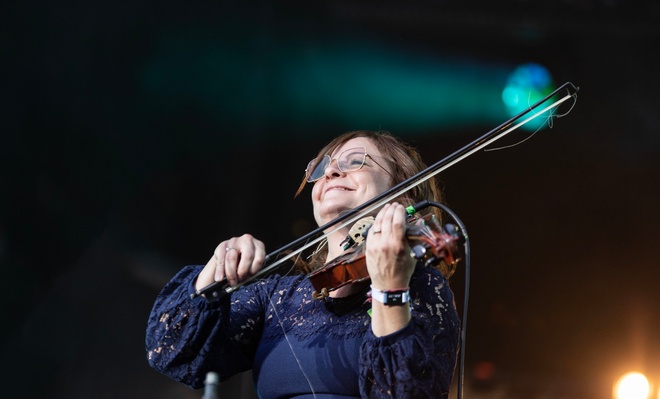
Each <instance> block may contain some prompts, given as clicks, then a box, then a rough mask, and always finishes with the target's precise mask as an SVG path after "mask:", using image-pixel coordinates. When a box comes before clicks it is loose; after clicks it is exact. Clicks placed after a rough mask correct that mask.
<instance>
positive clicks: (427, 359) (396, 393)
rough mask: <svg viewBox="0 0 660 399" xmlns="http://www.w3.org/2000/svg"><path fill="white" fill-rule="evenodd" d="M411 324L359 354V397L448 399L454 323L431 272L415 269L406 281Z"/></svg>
mask: <svg viewBox="0 0 660 399" xmlns="http://www.w3.org/2000/svg"><path fill="white" fill-rule="evenodd" d="M410 287H411V295H412V320H411V323H409V324H408V325H407V326H406V327H404V328H403V329H401V330H399V331H397V332H395V333H393V334H390V335H387V336H384V337H376V336H374V335H373V333H372V332H371V330H369V331H368V332H367V334H366V336H365V339H364V341H363V343H362V347H361V350H360V392H361V395H362V397H363V398H443V399H444V398H447V396H448V394H449V386H450V384H451V380H452V377H453V373H454V368H455V365H456V355H457V350H458V342H459V330H460V325H459V319H458V314H457V313H456V307H455V305H454V299H453V294H452V292H451V290H450V288H449V284H448V283H447V281H446V280H445V279H444V278H443V277H442V275H441V274H440V273H439V272H437V271H436V270H434V269H420V267H418V269H417V270H416V271H415V274H414V275H413V278H412V280H411V282H410Z"/></svg>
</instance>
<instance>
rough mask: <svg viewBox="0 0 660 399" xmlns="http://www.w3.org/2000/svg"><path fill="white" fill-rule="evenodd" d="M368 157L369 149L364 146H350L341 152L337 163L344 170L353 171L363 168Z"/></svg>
mask: <svg viewBox="0 0 660 399" xmlns="http://www.w3.org/2000/svg"><path fill="white" fill-rule="evenodd" d="M366 157H367V151H366V149H365V148H364V147H359V148H350V149H348V150H346V151H344V152H342V153H341V154H339V158H338V159H337V165H338V166H339V169H340V170H342V171H344V172H352V171H355V170H358V169H360V168H362V165H364V160H365V159H366Z"/></svg>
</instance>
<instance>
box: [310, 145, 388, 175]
mask: <svg viewBox="0 0 660 399" xmlns="http://www.w3.org/2000/svg"><path fill="white" fill-rule="evenodd" d="M357 149H362V150H363V151H364V156H363V157H362V162H361V163H360V166H359V167H357V168H354V169H348V170H344V169H342V167H341V165H339V158H341V156H342V155H344V154H345V153H346V152H348V151H353V150H357ZM367 157H368V158H369V159H371V160H372V161H374V163H375V164H376V165H378V166H380V168H381V169H383V170H384V171H385V173H387V174H388V175H390V176H392V174H391V173H390V172H389V171H388V170H387V169H385V168H384V167H383V165H381V164H379V163H378V161H376V160H375V159H374V157H372V156H371V155H369V153H367V148H366V147H352V148H347V149H345V150H344V151H342V152H340V153H339V155H337V156H336V157H334V158H331V157H330V155H328V154H326V155H324V156H323V157H321V158H320V159H319V162H317V163H314V161H315V159H312V160H311V161H309V163H308V164H307V168H305V176H306V179H307V183H314V182H315V181H318V180H321V179H322V178H323V177H324V176H325V171H326V170H327V169H328V167H330V165H332V161H337V169H339V171H341V172H342V173H348V172H355V171H357V170H360V169H362V167H363V166H364V163H365V162H366V160H367ZM325 159H329V161H327V164H326V165H325V167H324V168H323V173H321V175H320V176H319V177H317V178H316V179H312V178H311V175H312V172H313V171H315V170H316V168H317V167H318V166H319V165H321V164H322V163H323V161H324V160H325ZM392 177H394V176H392Z"/></svg>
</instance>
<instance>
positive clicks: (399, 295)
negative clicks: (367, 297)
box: [371, 287, 410, 306]
mask: <svg viewBox="0 0 660 399" xmlns="http://www.w3.org/2000/svg"><path fill="white" fill-rule="evenodd" d="M371 298H372V299H373V300H375V301H378V302H380V303H382V304H384V305H385V306H401V305H403V304H406V303H408V302H409V301H410V290H409V289H408V288H403V289H398V290H387V291H381V290H379V289H377V288H374V287H371Z"/></svg>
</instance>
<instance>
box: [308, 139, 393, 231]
mask: <svg viewBox="0 0 660 399" xmlns="http://www.w3.org/2000/svg"><path fill="white" fill-rule="evenodd" d="M355 147H364V148H366V149H367V154H369V157H373V158H375V159H376V161H377V162H378V163H379V164H380V165H382V166H383V167H384V168H388V167H389V164H388V162H387V160H386V159H384V158H383V156H382V155H381V153H380V151H378V149H377V148H376V146H375V145H374V144H373V143H372V142H371V140H369V139H367V138H364V137H356V138H353V139H351V140H348V141H347V142H345V143H344V144H343V145H341V146H340V147H338V148H337V149H336V150H335V151H334V152H333V153H332V154H330V157H331V158H332V159H333V161H332V162H331V163H330V165H329V166H328V167H327V168H326V170H325V174H324V175H323V177H322V178H321V179H319V180H317V181H316V182H315V183H314V187H313V189H312V204H313V206H314V218H315V219H316V223H318V225H319V226H321V225H323V224H325V223H327V222H329V221H331V220H333V219H334V218H336V217H338V216H339V215H341V214H342V213H343V212H346V211H348V210H351V209H353V208H355V207H356V206H358V205H361V204H363V203H364V202H366V201H368V200H370V199H372V198H374V197H375V196H377V195H378V194H380V193H382V192H384V191H385V190H387V189H389V188H390V187H392V183H393V182H392V177H391V176H390V175H389V174H388V172H389V170H388V172H386V171H385V170H383V168H381V167H380V166H378V165H376V163H375V162H374V161H373V160H372V159H371V158H369V157H367V159H366V160H365V162H364V166H362V168H361V169H359V170H356V171H352V172H342V171H341V170H339V168H337V161H336V160H334V158H335V157H337V156H339V154H341V153H342V152H343V151H345V150H347V149H350V148H355Z"/></svg>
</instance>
